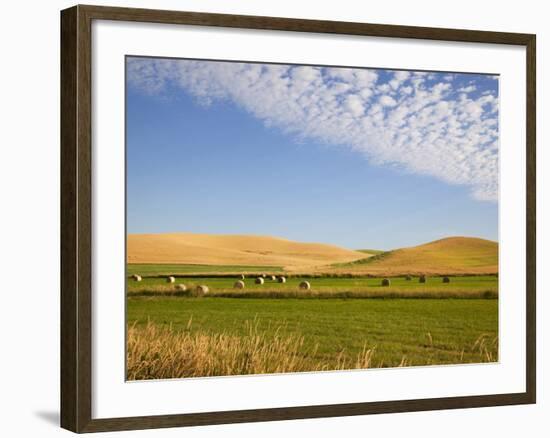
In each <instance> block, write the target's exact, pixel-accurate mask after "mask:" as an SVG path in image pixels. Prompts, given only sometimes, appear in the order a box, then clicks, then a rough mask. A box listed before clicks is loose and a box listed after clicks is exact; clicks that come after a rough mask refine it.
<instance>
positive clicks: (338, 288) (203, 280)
mask: <svg viewBox="0 0 550 438" xmlns="http://www.w3.org/2000/svg"><path fill="white" fill-rule="evenodd" d="M140 272H143V270H142V271H140ZM176 275H177V274H176ZM236 280H237V277H208V276H201V277H192V276H185V277H176V282H175V284H168V283H167V281H166V277H144V278H143V279H142V281H139V282H137V281H134V280H132V279H131V278H130V279H128V293H129V294H138V295H139V294H141V295H152V294H154V293H155V292H157V293H159V294H161V293H166V292H170V291H174V290H175V287H176V285H177V284H184V285H185V286H186V287H187V288H188V289H193V288H194V287H196V286H197V285H199V284H204V285H206V286H208V288H209V290H210V293H211V294H213V295H216V294H217V295H223V296H225V297H258V298H259V297H262V296H265V297H275V296H276V295H280V296H281V297H283V298H286V297H288V296H289V294H290V295H291V294H296V295H298V296H303V297H315V296H317V297H330V296H338V295H339V294H340V295H342V294H345V295H344V296H346V297H352V296H356V297H358V298H359V297H375V296H393V297H396V296H398V297H401V296H402V297H406V296H411V297H412V296H416V297H434V298H435V297H437V298H444V297H451V298H474V297H478V298H496V297H497V295H498V278H497V277H495V276H464V277H450V283H443V279H442V278H441V277H428V278H427V281H426V283H420V282H419V279H418V278H417V277H413V278H412V279H411V280H406V279H405V277H396V278H391V279H390V282H391V284H390V286H389V287H387V286H382V285H381V281H382V279H381V278H370V277H357V278H339V277H334V278H333V277H314V278H308V277H288V278H287V282H286V283H278V282H277V281H273V280H271V279H265V283H264V284H255V282H254V280H255V277H250V278H245V280H244V282H245V289H243V290H236V289H234V288H233V285H234V283H235V281H236ZM304 280H307V281H308V282H309V283H310V284H311V291H308V292H307V293H305V292H303V291H300V289H299V284H300V283H301V282H302V281H304Z"/></svg>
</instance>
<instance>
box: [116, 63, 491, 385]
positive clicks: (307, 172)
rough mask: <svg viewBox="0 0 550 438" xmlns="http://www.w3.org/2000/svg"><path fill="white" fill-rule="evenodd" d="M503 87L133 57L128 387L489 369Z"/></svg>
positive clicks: (129, 85)
mask: <svg viewBox="0 0 550 438" xmlns="http://www.w3.org/2000/svg"><path fill="white" fill-rule="evenodd" d="M498 84H499V81H498V77H497V76H492V75H487V74H480V73H449V72H427V71H404V70H385V69H377V68H357V67H331V66H306V65H285V64H265V63H252V62H228V61H212V60H191V59H164V58H144V57H127V59H126V199H127V201H126V202H127V205H126V211H127V217H126V227H127V248H126V254H127V260H126V262H127V270H126V271H127V290H126V294H127V306H126V312H127V313H126V322H127V364H126V368H127V378H128V379H129V380H144V379H168V378H190V377H205V376H224V375H245V374H271V373H288V372H305V371H335V370H350V369H366V368H384V367H407V366H426V365H433V366H442V365H449V364H464V363H486V362H497V361H498V346H499V343H498V157H499V154H498V152H499V101H498V98H499V97H498V94H499V89H498Z"/></svg>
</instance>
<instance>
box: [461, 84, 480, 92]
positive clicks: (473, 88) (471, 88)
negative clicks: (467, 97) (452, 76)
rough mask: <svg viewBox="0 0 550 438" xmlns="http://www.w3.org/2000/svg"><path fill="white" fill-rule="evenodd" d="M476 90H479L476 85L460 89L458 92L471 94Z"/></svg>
mask: <svg viewBox="0 0 550 438" xmlns="http://www.w3.org/2000/svg"><path fill="white" fill-rule="evenodd" d="M476 90H477V87H476V86H475V85H468V86H467V87H462V88H459V89H458V90H457V91H458V92H459V93H471V92H473V91H476Z"/></svg>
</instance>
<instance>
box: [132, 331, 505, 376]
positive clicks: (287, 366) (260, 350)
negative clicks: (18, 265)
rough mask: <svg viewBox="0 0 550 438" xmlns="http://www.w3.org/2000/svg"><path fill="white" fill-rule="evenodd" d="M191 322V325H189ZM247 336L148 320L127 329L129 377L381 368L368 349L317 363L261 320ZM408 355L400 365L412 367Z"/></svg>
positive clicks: (484, 355) (480, 343)
mask: <svg viewBox="0 0 550 438" xmlns="http://www.w3.org/2000/svg"><path fill="white" fill-rule="evenodd" d="M190 325H191V321H189V326H190ZM246 327H247V332H246V334H245V335H244V336H233V335H228V334H225V333H215V334H211V333H191V332H181V331H177V330H174V329H172V327H166V326H161V325H157V324H154V323H151V322H149V323H148V324H147V325H145V326H143V327H140V326H137V325H135V324H134V325H131V326H129V327H128V337H127V379H128V380H148V379H170V378H182V377H208V376H229V375H245V374H272V373H289V372H305V371H329V370H331V371H332V370H350V369H366V368H371V367H380V366H383V365H382V364H378V365H376V364H375V363H373V358H374V354H375V349H374V348H371V349H368V348H367V347H366V345H365V347H364V348H363V350H362V351H361V352H360V353H359V354H357V356H356V357H355V358H352V359H350V358H349V357H347V356H346V355H345V352H344V351H342V352H341V353H340V354H338V355H337V357H336V358H335V360H332V361H330V363H329V362H325V361H322V360H312V358H315V356H316V351H317V347H313V348H309V349H308V348H306V347H305V344H304V338H303V337H301V336H288V335H287V336H282V335H280V330H275V331H274V334H273V336H269V337H266V336H264V335H262V333H261V332H260V331H259V330H258V324H257V321H254V322H247V323H246ZM494 342H497V340H496V339H495V340H493V342H489V341H488V340H487V339H486V337H485V336H481V337H480V338H479V339H478V340H477V341H476V343H475V345H474V346H473V348H472V350H476V351H478V352H479V356H480V359H479V362H494V361H495V360H496V358H495V357H494V356H493V355H492V354H491V353H490V352H489V348H488V346H489V344H491V343H492V344H493V345H494ZM410 365H411V364H410V363H409V361H408V360H407V357H406V356H403V358H402V360H401V363H400V364H399V366H410Z"/></svg>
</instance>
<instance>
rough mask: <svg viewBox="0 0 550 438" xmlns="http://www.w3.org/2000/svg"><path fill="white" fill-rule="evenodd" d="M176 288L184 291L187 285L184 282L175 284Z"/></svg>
mask: <svg viewBox="0 0 550 438" xmlns="http://www.w3.org/2000/svg"><path fill="white" fill-rule="evenodd" d="M176 290H180V291H182V292H184V291H186V290H187V286H186V285H185V284H176Z"/></svg>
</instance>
